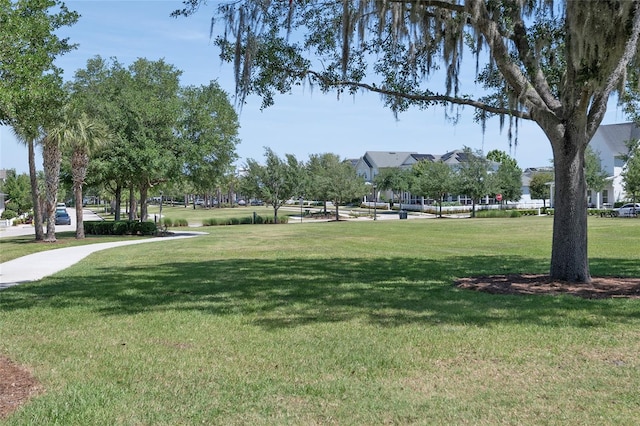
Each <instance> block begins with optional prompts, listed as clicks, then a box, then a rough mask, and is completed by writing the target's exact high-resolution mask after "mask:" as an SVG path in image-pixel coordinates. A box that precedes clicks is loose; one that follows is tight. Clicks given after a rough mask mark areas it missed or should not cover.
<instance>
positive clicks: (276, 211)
mask: <svg viewBox="0 0 640 426" xmlns="http://www.w3.org/2000/svg"><path fill="white" fill-rule="evenodd" d="M273 223H278V207H277V206H275V205H274V206H273Z"/></svg>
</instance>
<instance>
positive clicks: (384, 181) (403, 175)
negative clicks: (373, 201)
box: [373, 167, 411, 210]
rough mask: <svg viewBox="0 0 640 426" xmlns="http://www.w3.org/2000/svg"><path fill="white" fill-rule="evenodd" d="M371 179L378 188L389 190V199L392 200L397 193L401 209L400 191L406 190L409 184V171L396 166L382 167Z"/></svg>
mask: <svg viewBox="0 0 640 426" xmlns="http://www.w3.org/2000/svg"><path fill="white" fill-rule="evenodd" d="M373 180H374V183H375V184H376V187H377V188H378V189H383V190H390V191H391V201H393V200H394V196H395V194H397V195H398V203H399V204H400V210H402V193H403V192H406V191H408V190H409V187H410V186H411V171H410V170H408V169H399V168H397V167H388V168H383V169H380V173H378V174H377V175H376V176H375V177H374V178H373Z"/></svg>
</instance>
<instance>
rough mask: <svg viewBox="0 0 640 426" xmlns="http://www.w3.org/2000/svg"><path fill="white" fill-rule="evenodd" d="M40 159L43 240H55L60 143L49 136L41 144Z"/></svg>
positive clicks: (60, 160)
mask: <svg viewBox="0 0 640 426" xmlns="http://www.w3.org/2000/svg"><path fill="white" fill-rule="evenodd" d="M42 160H43V166H44V180H45V189H46V193H45V200H46V201H45V212H46V214H47V235H46V236H45V239H44V240H45V241H49V242H54V241H56V202H57V200H58V183H59V181H60V164H61V162H62V152H61V151H60V145H59V144H58V143H56V142H54V141H52V140H51V139H49V138H45V139H44V140H43V144H42Z"/></svg>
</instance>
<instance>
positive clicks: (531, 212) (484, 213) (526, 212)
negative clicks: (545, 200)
mask: <svg viewBox="0 0 640 426" xmlns="http://www.w3.org/2000/svg"><path fill="white" fill-rule="evenodd" d="M539 213H540V214H548V215H552V214H553V209H550V208H548V207H547V208H541V209H540V210H539ZM537 215H538V209H523V210H514V209H510V210H478V211H477V212H476V217H482V218H486V217H520V216H537Z"/></svg>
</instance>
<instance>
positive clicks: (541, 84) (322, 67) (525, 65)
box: [176, 0, 640, 283]
mask: <svg viewBox="0 0 640 426" xmlns="http://www.w3.org/2000/svg"><path fill="white" fill-rule="evenodd" d="M204 3H205V2H204V1H203V0H188V1H185V2H184V4H185V8H184V9H183V10H180V11H176V14H180V13H183V14H186V15H188V14H189V13H193V12H195V11H196V10H198V8H199V6H200V5H201V4H204ZM217 11H218V12H217V13H218V16H220V17H222V18H223V20H224V22H225V23H226V28H225V30H224V35H221V36H220V37H218V38H217V43H218V45H219V46H220V47H221V48H222V58H223V59H225V60H228V61H231V62H233V64H234V68H235V74H236V81H237V87H238V89H237V90H238V95H239V99H240V100H241V101H244V100H245V99H246V96H247V95H248V94H251V93H255V94H258V95H260V96H262V98H263V104H264V105H265V106H267V105H270V104H271V103H273V101H274V94H275V93H277V92H288V91H290V89H291V88H292V87H293V86H294V85H297V84H304V83H305V82H311V83H315V84H319V85H320V87H321V88H322V89H325V90H329V89H336V90H338V91H355V90H358V89H366V90H370V91H373V92H377V93H380V94H381V95H382V97H383V99H384V102H385V104H386V105H388V106H389V107H390V108H392V109H393V110H394V111H396V112H398V111H402V110H404V109H406V108H409V107H411V106H418V107H422V108H424V107H429V106H432V105H442V104H446V105H457V106H469V107H473V108H476V109H477V112H478V114H477V117H478V118H479V119H480V120H481V121H483V122H484V120H485V119H486V118H488V117H490V116H493V115H499V116H501V117H502V119H501V121H502V120H503V119H504V118H505V117H507V118H508V119H509V122H510V123H514V122H515V121H517V120H522V119H526V120H533V121H535V122H536V123H537V124H538V125H539V126H540V128H541V129H542V130H543V131H544V133H545V135H546V136H547V137H548V139H549V142H550V143H551V146H552V150H553V154H554V167H555V183H556V184H555V200H556V205H555V207H556V213H555V216H554V226H553V247H552V254H551V267H550V275H551V277H552V278H554V279H558V280H565V281H571V282H585V283H586V282H589V281H590V280H591V276H590V272H589V264H588V256H587V212H586V209H585V206H586V183H585V174H584V167H585V156H584V153H585V150H586V148H587V145H588V143H589V141H590V140H591V138H592V136H593V134H594V133H595V131H596V129H597V128H598V126H599V125H600V123H601V121H602V119H603V117H604V114H605V112H606V109H607V102H608V100H609V98H610V97H611V96H612V95H615V93H616V91H623V90H625V87H626V88H627V89H631V90H636V89H637V88H638V85H637V84H635V85H634V84H632V85H625V82H626V75H627V72H628V71H630V72H631V73H632V74H634V72H636V73H637V71H635V70H637V68H638V64H639V62H640V58H639V57H640V55H638V49H639V48H638V39H639V34H640V1H637V0H634V1H630V0H606V1H605V0H602V1H579V0H559V1H551V0H407V1H401V0H397V1H378V0H368V1H367V0H357V1H356V0H342V1H299V0H291V1H289V2H283V1H268V0H263V1H233V2H225V3H223V4H222V5H219V7H218V9H217ZM469 53H471V55H469ZM463 59H464V61H463ZM469 67H476V69H477V70H479V73H478V75H479V77H480V78H479V80H480V81H481V82H482V83H483V84H484V85H485V88H486V89H487V90H488V92H483V94H482V95H478V96H474V91H473V90H472V89H467V88H463V87H462V83H463V80H462V79H461V78H460V75H461V72H462V70H463V69H468V68H469ZM438 70H444V71H445V73H446V81H445V84H444V87H443V88H442V89H443V90H442V91H441V92H438V91H436V90H435V89H434V88H433V87H429V86H428V83H429V81H430V80H429V79H428V77H430V76H431V75H433V74H434V73H435V72H436V71H438ZM635 75H637V74H635ZM634 81H636V82H637V79H636V80H634ZM463 89H464V90H469V93H465V92H464V91H463Z"/></svg>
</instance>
